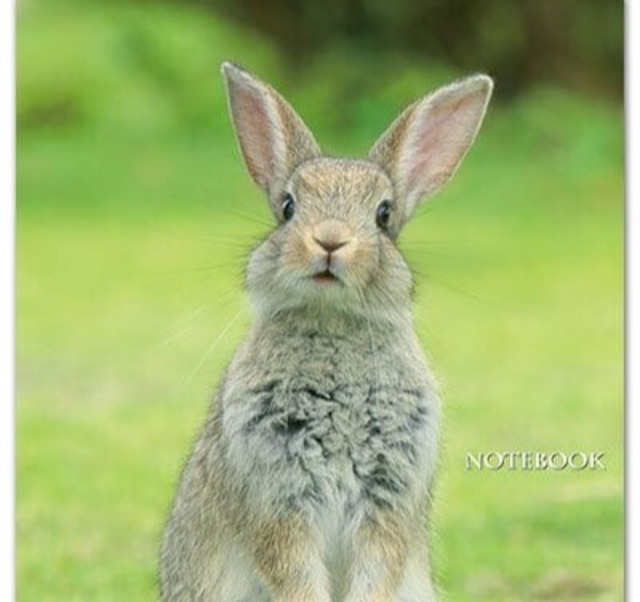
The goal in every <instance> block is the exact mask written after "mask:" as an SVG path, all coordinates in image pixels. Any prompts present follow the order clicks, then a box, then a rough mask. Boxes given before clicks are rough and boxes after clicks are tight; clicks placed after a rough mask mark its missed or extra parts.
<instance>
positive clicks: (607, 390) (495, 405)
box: [16, 80, 624, 602]
mask: <svg viewBox="0 0 640 602" xmlns="http://www.w3.org/2000/svg"><path fill="white" fill-rule="evenodd" d="M212 82H214V83H212V84H211V85H212V86H213V85H215V86H220V83H219V82H216V81H215V80H212ZM498 90H499V88H498ZM318 99H319V97H318V95H317V94H315V93H314V95H311V94H310V95H309V98H308V100H309V105H310V106H311V105H313V103H318V102H319V100H318ZM409 100H411V98H405V97H402V98H395V100H394V102H396V103H400V105H401V104H403V103H405V102H408V101H409ZM217 102H218V101H217V100H216V103H217ZM297 104H298V106H299V107H300V108H301V111H302V112H303V114H304V106H305V96H304V94H302V93H300V94H298V100H297ZM216 107H217V112H215V113H213V112H212V115H213V117H212V119H211V121H212V124H211V127H210V128H208V127H207V124H206V123H204V124H200V125H198V127H193V126H190V127H187V128H183V129H181V128H177V127H174V126H173V125H172V126H171V127H163V128H158V130H157V131H156V130H155V129H154V127H153V122H152V123H151V126H149V125H148V124H147V125H145V127H144V128H143V129H142V130H141V131H138V130H133V131H132V130H130V129H129V128H127V127H124V126H122V127H115V126H112V125H104V126H100V125H99V124H98V125H95V124H94V125H91V126H86V127H81V128H71V127H59V128H56V127H43V128H37V129H36V128H31V129H27V130H25V131H24V133H23V135H22V136H21V139H20V142H19V147H18V202H19V205H18V280H17V295H18V298H17V302H18V323H17V326H18V343H17V358H18V400H17V415H16V420H17V430H18V438H17V458H18V467H17V468H18V491H17V494H18V499H17V502H18V511H17V534H18V548H17V553H18V567H17V568H18V586H19V599H20V600H21V601H23V602H30V601H38V602H41V601H57V600H59V601H70V600H92V601H96V602H100V601H106V600H127V601H135V600H152V599H154V598H155V597H156V595H157V594H156V584H155V579H156V557H157V549H158V544H159V538H160V535H161V532H162V528H163V523H164V520H165V518H166V514H167V511H168V507H169V504H170V501H171V497H172V492H173V489H174V487H175V484H176V480H177V478H178V475H179V471H180V467H181V464H182V462H183V461H184V459H185V456H186V454H187V453H188V450H189V447H190V444H191V442H192V441H193V438H194V436H195V435H196V432H197V430H198V428H199V425H200V423H201V421H202V420H203V418H204V415H205V412H206V409H207V405H208V403H209V399H210V397H211V394H212V391H213V389H214V387H215V383H216V382H217V380H218V378H219V376H220V373H221V371H222V370H223V369H224V365H225V363H226V362H227V361H228V359H229V358H230V356H231V354H232V352H233V349H234V347H235V346H236V344H237V343H238V341H239V340H240V339H241V337H242V333H243V332H244V331H245V330H246V327H247V324H248V322H249V320H250V314H249V311H248V308H247V307H246V304H245V302H244V296H243V292H242V269H243V262H244V258H245V257H246V253H247V251H248V249H249V248H250V247H251V245H252V244H253V243H254V242H255V240H256V239H257V238H258V237H259V236H260V235H261V234H262V233H264V232H266V231H268V229H269V227H270V217H269V214H268V211H267V208H266V203H265V202H264V200H263V199H262V198H261V196H260V193H259V192H258V191H257V190H256V189H254V188H253V186H252V185H251V183H250V181H249V178H248V177H247V176H246V175H245V173H244V170H243V168H242V165H241V163H240V159H239V157H238V155H237V153H236V151H235V146H234V141H233V138H232V137H231V134H230V126H228V124H227V123H226V115H225V114H224V112H223V111H222V110H221V109H220V107H219V106H218V105H216ZM397 108H398V107H397V105H396V106H388V107H387V108H386V109H385V111H386V112H384V111H383V112H382V113H381V112H379V111H376V112H374V113H375V115H373V116H372V118H371V122H367V124H366V127H365V126H363V127H359V126H357V124H355V125H354V134H353V136H352V137H349V136H345V135H342V136H338V135H337V133H336V132H337V130H335V129H332V128H331V124H324V125H322V124H321V130H322V131H321V132H320V135H319V138H320V140H321V142H322V141H325V140H327V141H331V140H334V141H337V142H336V144H335V146H338V147H340V146H341V147H342V148H343V149H346V150H348V151H349V152H351V151H353V150H354V149H357V150H358V151H359V152H361V153H362V152H364V151H365V150H366V148H367V146H368V145H369V144H370V143H371V142H372V138H371V137H370V133H371V131H374V130H376V131H378V130H382V128H383V127H384V125H386V121H387V120H388V119H390V117H391V116H392V114H393V112H394V111H395V110H396V109H397ZM198 110H200V108H198ZM337 150H340V148H338V149H337ZM622 236H623V178H622V116H621V113H620V112H619V111H618V110H616V109H614V108H611V107H609V106H601V105H599V104H597V103H595V102H591V101H589V102H587V101H583V100H580V99H576V98H573V97H570V96H567V95H566V94H563V93H560V92H555V91H549V90H547V91H540V92H539V93H537V94H535V95H533V94H532V95H531V96H530V97H528V98H526V99H523V100H522V101H520V102H519V103H516V104H515V105H506V106H499V105H497V106H496V107H495V109H494V110H493V111H492V112H491V113H490V115H489V118H488V120H487V123H486V128H485V129H484V131H483V133H482V134H481V137H480V139H479V141H478V143H477V145H476V147H475V148H474V149H473V151H472V152H471V153H470V155H469V157H468V158H467V160H466V163H465V164H464V165H463V167H462V168H461V170H460V172H459V174H458V176H457V178H456V180H455V181H454V182H453V183H452V184H451V185H450V186H449V187H448V188H447V189H446V190H445V191H444V192H443V193H442V194H441V195H440V197H439V198H437V199H434V200H433V201H430V202H429V203H427V204H425V205H424V207H423V208H422V209H421V210H420V212H419V214H418V216H417V217H416V219H415V220H414V221H413V223H411V224H410V225H409V226H408V227H407V230H406V232H404V233H403V236H402V239H401V242H400V246H401V247H402V248H403V249H404V251H405V253H406V255H407V257H408V259H409V261H410V263H411V265H412V266H413V267H414V268H415V273H416V280H417V294H416V298H415V314H416V324H417V327H418V329H419V333H420V335H421V340H422V341H423V343H424V345H425V348H426V349H427V350H428V352H429V355H430V357H431V360H432V363H433V365H434V369H435V371H436V373H437V374H438V376H439V379H440V381H441V383H442V388H443V391H444V396H445V400H446V403H445V413H446V419H445V424H444V437H443V453H442V461H441V467H440V477H439V485H438V488H437V499H436V508H435V516H434V517H433V532H434V535H433V537H434V539H433V546H434V563H435V569H436V574H437V576H438V581H439V583H440V586H441V588H442V589H443V591H444V592H445V594H446V596H445V597H446V599H447V600H450V601H452V602H457V601H467V600H468V601H471V600H474V601H478V600H486V601H508V600H514V601H515V600H525V599H547V600H578V599H579V600H585V601H596V600H598V601H605V600H606V601H609V600H611V601H613V600H620V599H622V596H623V522H622V521H623V496H622V491H623V407H624V406H623V338H622V337H623V330H622V324H623V263H622V262H623V252H624V250H623V242H622ZM483 450H484V451H490V450H498V451H501V450H532V451H537V450H541V451H553V450H560V451H573V450H579V451H603V452H604V453H605V463H606V470H604V471H583V472H571V471H566V472H556V473H549V472H546V473H533V472H526V471H518V472H508V471H503V472H469V471H467V470H465V454H466V452H474V451H483Z"/></svg>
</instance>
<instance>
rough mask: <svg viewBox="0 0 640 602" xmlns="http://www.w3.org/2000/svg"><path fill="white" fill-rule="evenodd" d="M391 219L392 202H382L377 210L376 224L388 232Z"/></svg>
mask: <svg viewBox="0 0 640 602" xmlns="http://www.w3.org/2000/svg"><path fill="white" fill-rule="evenodd" d="M390 219H391V201H382V203H380V204H379V205H378V209H377V210H376V224H377V225H378V228H381V229H382V230H386V229H387V227H388V226H389V220H390Z"/></svg>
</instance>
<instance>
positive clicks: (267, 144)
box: [222, 62, 320, 195]
mask: <svg viewBox="0 0 640 602" xmlns="http://www.w3.org/2000/svg"><path fill="white" fill-rule="evenodd" d="M222 73H223V75H224V78H225V81H226V84H227V94H228V100H229V109H230V112H231V118H232V119H233V124H234V126H235V130H236V136H237V138H238V143H239V145H240V150H241V151H242V156H243V157H244V161H245V164H246V166H247V169H248V170H249V173H250V174H251V177H252V178H253V179H254V181H255V182H256V184H258V186H260V187H261V188H263V189H264V190H265V191H266V192H267V193H269V194H271V195H273V194H275V193H276V190H277V189H278V187H279V186H282V185H283V183H284V181H285V180H286V178H287V177H288V176H289V175H290V174H291V172H292V171H293V170H294V169H295V167H296V166H297V165H298V164H300V163H302V162H303V161H305V160H307V159H312V158H314V157H317V156H319V155H320V148H319V147H318V144H317V143H316V141H315V139H314V137H313V134H312V133H311V132H310V131H309V129H308V128H307V126H306V125H305V124H304V123H303V121H302V119H300V117H298V115H297V113H296V112H295V111H294V110H293V109H292V108H291V107H290V106H289V104H288V103H287V102H286V101H285V100H284V98H282V97H281V96H280V95H279V94H278V93H277V92H276V91H275V90H274V89H273V88H271V86H269V85H267V84H265V83H264V82H262V81H260V80H259V79H258V78H256V77H254V76H253V75H251V74H249V73H247V72H246V71H244V70H243V69H240V68H239V67H237V66H236V65H233V64H231V63H227V62H225V63H223V65H222Z"/></svg>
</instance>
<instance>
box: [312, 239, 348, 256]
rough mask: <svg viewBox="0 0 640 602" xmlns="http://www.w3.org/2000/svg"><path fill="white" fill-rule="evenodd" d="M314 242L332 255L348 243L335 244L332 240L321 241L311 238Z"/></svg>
mask: <svg viewBox="0 0 640 602" xmlns="http://www.w3.org/2000/svg"><path fill="white" fill-rule="evenodd" d="M313 240H315V241H316V242H317V243H318V244H319V245H320V246H321V247H322V248H323V249H324V250H325V251H326V252H327V253H333V252H334V251H337V250H338V249H340V248H341V247H344V246H345V245H346V244H347V242H348V241H346V240H344V241H342V242H335V241H333V240H321V239H319V238H316V237H315V236H314V237H313Z"/></svg>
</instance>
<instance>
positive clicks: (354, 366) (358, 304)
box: [160, 64, 491, 602]
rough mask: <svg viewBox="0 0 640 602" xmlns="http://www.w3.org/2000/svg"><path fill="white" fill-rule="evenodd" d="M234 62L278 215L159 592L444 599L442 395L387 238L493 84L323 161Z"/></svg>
mask: <svg viewBox="0 0 640 602" xmlns="http://www.w3.org/2000/svg"><path fill="white" fill-rule="evenodd" d="M223 71H224V74H225V77H226V81H227V86H228V89H229V99H230V107H231V113H232V117H233V119H234V123H235V125H236V131H237V133H238V138H239V144H240V148H241V150H242V153H243V156H244V159H245V162H246V163H247V166H248V169H249V172H250V174H251V175H252V177H253V178H254V180H255V181H256V182H257V183H258V185H259V186H261V187H262V188H263V189H264V190H265V191H266V192H267V194H268V196H269V200H270V203H271V206H272V208H273V211H274V214H275V217H276V219H277V221H278V225H277V227H276V228H275V230H274V231H273V232H272V234H271V235H270V236H269V237H268V238H267V239H266V240H265V241H264V242H263V243H262V244H260V245H259V246H258V247H257V248H256V249H255V251H254V252H253V253H252V255H251V258H250V260H249V265H248V268H247V290H248V293H249V297H250V300H251V302H252V306H253V308H254V313H255V318H254V322H253V325H252V327H251V329H250V331H249V333H248V335H247V337H246V339H245V340H244V342H243V343H242V344H241V346H240V348H239V349H238V350H237V352H236V354H235V356H234V357H233V359H232V361H231V363H230V365H229V367H228V369H227V371H226V375H225V377H224V379H223V381H222V382H221V384H220V386H219V388H218V391H217V393H216V396H215V399H214V402H213V403H212V406H211V411H210V414H209V418H208V420H207V422H206V424H205V426H204V429H203V431H202V434H201V436H200V438H199V439H198V441H197V443H196V445H195V449H194V450H193V453H192V455H191V457H190V459H189V460H188V462H187V465H186V467H185V469H184V471H183V474H182V478H181V482H180V485H179V488H178V492H177V494H176V498H175V501H174V505H173V509H172V512H171V516H170V519H169V522H168V525H167V528H166V532H165V535H164V539H163V545H162V552H161V563H160V576H161V591H162V599H163V600H165V601H167V602H168V601H171V602H178V601H220V602H305V601H308V602H338V601H340V602H342V601H345V602H418V601H421V602H432V601H433V600H435V593H434V588H433V585H432V582H431V577H430V568H429V554H428V549H429V537H428V533H427V531H426V527H425V525H426V518H427V515H428V510H429V500H430V491H431V488H432V485H433V476H434V471H435V465H436V458H437V445H438V431H439V421H440V418H439V417H440V401H439V397H438V393H437V390H436V386H435V383H434V379H433V377H432V376H431V373H430V370H429V368H428V366H427V363H426V361H425V358H424V356H423V353H422V351H421V349H420V346H419V344H418V340H417V337H416V335H415V332H414V329H413V325H412V318H411V306H410V292H411V286H412V279H411V273H410V271H409V269H408V267H407V265H406V263H405V262H404V260H403V258H402V255H401V254H400V252H399V251H398V249H397V248H396V246H395V244H394V241H395V238H396V237H397V235H398V233H399V232H400V229H401V227H402V226H403V225H404V223H405V222H406V220H407V219H408V218H409V217H410V215H411V213H412V212H413V209H414V208H415V206H416V205H417V203H418V201H419V200H420V198H422V197H423V196H424V195H425V194H433V193H434V192H435V191H436V190H437V189H438V188H439V187H440V186H441V185H442V184H444V182H446V181H447V180H448V179H449V177H451V175H452V174H453V172H454V171H455V169H456V167H457V165H458V164H459V162H460V161H461V160H462V157H463V156H464V154H465V152H466V150H467V149H468V147H469V145H470V144H471V143H472V141H473V139H474V137H475V135H476V132H477V129H478V127H479V125H480V122H481V120H482V117H483V115H484V112H485V109H486V104H487V102H488V99H489V95H490V93H491V80H490V79H489V78H487V77H486V76H476V77H474V78H469V79H468V80H463V81H462V82H460V83H457V84H453V85H452V86H449V87H447V88H443V89H441V90H440V91H438V92H436V93H435V94H434V95H432V96H429V97H425V98H424V99H422V100H420V101H418V102H417V103H415V104H414V105H412V106H411V107H410V108H409V109H407V111H406V112H405V113H404V114H403V115H402V116H401V117H400V118H399V119H398V120H397V121H396V123H395V124H394V125H392V127H391V128H390V130H389V131H388V132H387V133H386V134H385V135H383V137H382V138H381V139H380V140H379V142H378V143H377V144H376V145H375V146H374V148H373V150H372V152H371V154H370V158H369V159H367V160H350V159H331V158H326V157H322V156H321V154H320V150H319V148H318V146H317V143H316V142H315V140H314V139H313V137H312V135H311V134H310V132H309V131H308V130H307V129H306V126H305V125H304V123H303V122H302V121H301V120H300V118H299V117H298V116H297V115H296V114H295V112H294V111H293V109H291V107H290V106H289V105H288V104H287V103H286V102H285V101H284V100H283V99H282V98H281V97H280V96H279V95H278V94H277V93H276V92H275V91H274V90H273V89H272V88H270V87H269V86H268V85H266V84H264V83H263V82H261V81H260V80H258V79H257V78H255V77H254V76H251V75H249V74H248V73H247V72H245V71H242V70H240V69H239V68H237V67H235V66H232V65H230V64H225V66H224V68H223ZM416 131H417V132H418V133H419V134H420V136H419V138H416V134H415V133H416ZM416 155H419V156H416ZM286 193H289V194H291V195H292V198H294V199H295V214H294V215H293V217H292V218H291V219H290V220H288V221H286V220H285V219H284V218H283V215H282V199H283V196H284V195H285V194H286ZM383 200H389V201H391V203H392V209H393V210H392V212H391V216H390V219H389V223H388V225H387V226H386V227H385V228H384V229H382V228H381V227H380V226H379V224H376V218H375V216H376V211H377V208H378V207H379V205H380V203H381V202H382V201H383ZM338 245H341V246H339V248H336V249H335V250H333V251H331V252H328V251H326V250H325V249H326V248H331V247H332V246H338ZM323 270H329V271H330V273H331V274H332V278H329V281H328V282H327V281H326V279H325V280H322V279H321V278H320V277H319V276H318V275H319V274H320V273H321V272H322V271H323Z"/></svg>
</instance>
